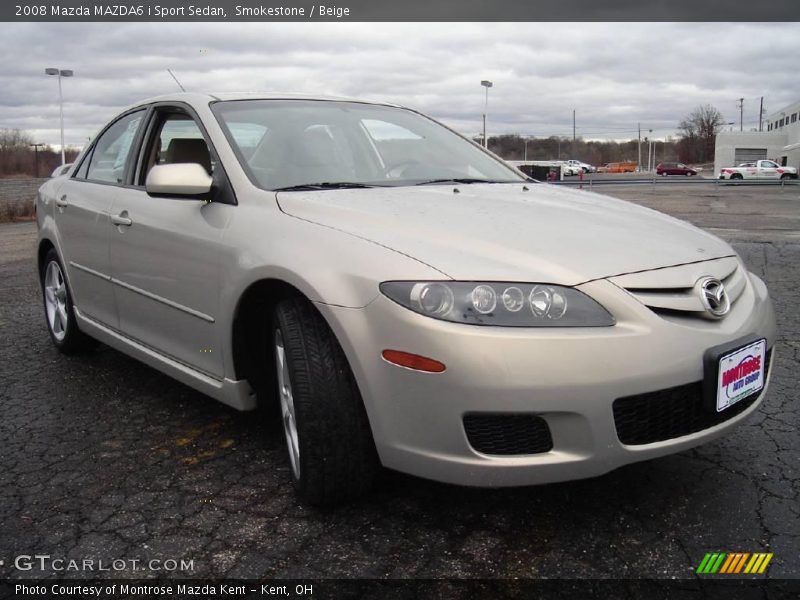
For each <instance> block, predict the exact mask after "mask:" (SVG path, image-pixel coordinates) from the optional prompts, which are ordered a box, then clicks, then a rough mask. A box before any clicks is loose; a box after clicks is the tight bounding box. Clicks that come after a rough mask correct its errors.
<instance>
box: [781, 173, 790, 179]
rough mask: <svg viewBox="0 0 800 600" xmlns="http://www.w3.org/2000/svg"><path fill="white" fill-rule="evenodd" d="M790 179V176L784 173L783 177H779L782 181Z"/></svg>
mask: <svg viewBox="0 0 800 600" xmlns="http://www.w3.org/2000/svg"><path fill="white" fill-rule="evenodd" d="M791 178H792V176H791V175H789V173H784V174H783V175H781V179H783V180H784V181H785V180H787V179H791Z"/></svg>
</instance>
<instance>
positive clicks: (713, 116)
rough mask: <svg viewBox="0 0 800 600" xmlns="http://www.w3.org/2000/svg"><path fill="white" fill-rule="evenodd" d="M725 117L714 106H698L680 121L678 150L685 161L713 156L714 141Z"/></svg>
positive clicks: (704, 159) (702, 160) (723, 123)
mask: <svg viewBox="0 0 800 600" xmlns="http://www.w3.org/2000/svg"><path fill="white" fill-rule="evenodd" d="M723 125H725V119H724V117H723V116H722V113H721V112H719V110H717V109H716V108H715V107H714V106H711V105H710V104H704V105H702V106H698V107H697V108H695V109H694V110H693V111H692V112H690V113H689V114H688V115H686V116H685V117H684V118H683V119H682V120H681V122H680V123H678V129H679V130H680V132H681V141H680V143H679V147H678V152H679V154H680V158H681V160H683V161H685V162H706V161H707V160H709V159H711V158H713V156H714V143H715V141H716V139H717V133H719V131H720V129H722V126H723Z"/></svg>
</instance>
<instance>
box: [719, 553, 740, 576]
mask: <svg viewBox="0 0 800 600" xmlns="http://www.w3.org/2000/svg"><path fill="white" fill-rule="evenodd" d="M738 560H739V555H738V554H735V553H734V554H728V558H727V559H725V562H724V563H722V568H721V569H720V570H719V572H720V573H730V571H729V570H728V569H730V568H731V564H733V562H734V561H738Z"/></svg>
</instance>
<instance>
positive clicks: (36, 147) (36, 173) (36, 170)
mask: <svg viewBox="0 0 800 600" xmlns="http://www.w3.org/2000/svg"><path fill="white" fill-rule="evenodd" d="M31 146H33V153H34V156H35V159H34V160H35V166H34V171H33V172H34V177H36V178H37V179H38V178H39V148H41V147H42V146H44V144H31Z"/></svg>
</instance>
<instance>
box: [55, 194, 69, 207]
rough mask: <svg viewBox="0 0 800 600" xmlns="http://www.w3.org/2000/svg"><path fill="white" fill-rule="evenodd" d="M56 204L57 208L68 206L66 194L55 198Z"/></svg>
mask: <svg viewBox="0 0 800 600" xmlns="http://www.w3.org/2000/svg"><path fill="white" fill-rule="evenodd" d="M56 206H58V207H59V208H64V207H65V206H69V202H67V195H66V194H64V195H63V196H61V197H60V198H56Z"/></svg>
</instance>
